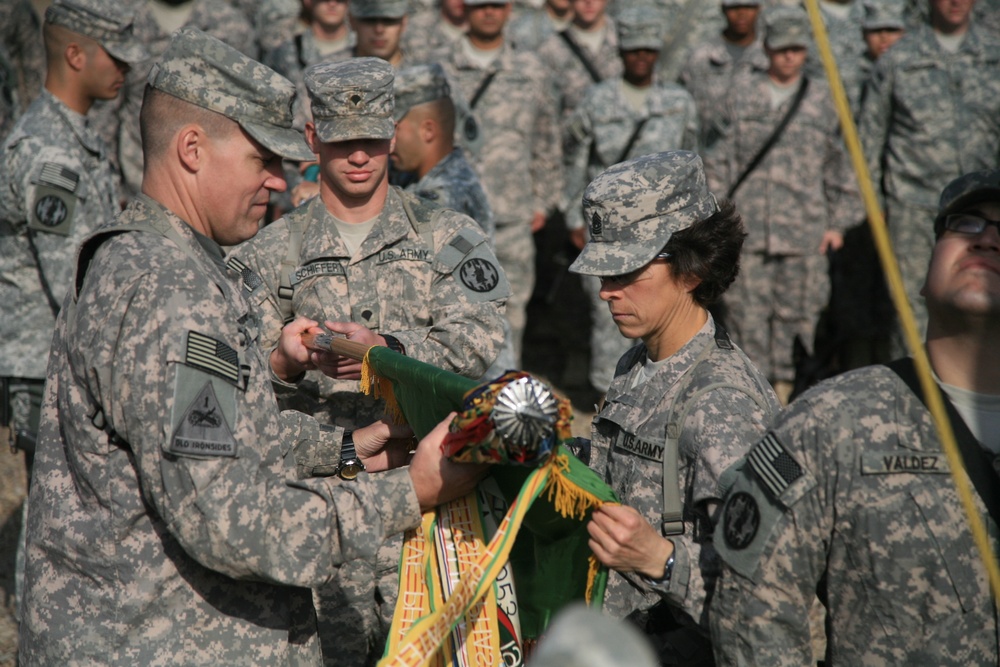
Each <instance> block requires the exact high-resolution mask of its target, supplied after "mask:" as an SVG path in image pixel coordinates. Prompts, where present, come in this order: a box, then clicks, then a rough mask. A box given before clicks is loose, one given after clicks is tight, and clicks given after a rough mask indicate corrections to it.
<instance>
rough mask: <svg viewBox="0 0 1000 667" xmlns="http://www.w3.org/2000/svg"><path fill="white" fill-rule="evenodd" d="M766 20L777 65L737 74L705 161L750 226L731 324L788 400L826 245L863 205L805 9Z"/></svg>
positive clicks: (767, 15)
mask: <svg viewBox="0 0 1000 667" xmlns="http://www.w3.org/2000/svg"><path fill="white" fill-rule="evenodd" d="M764 23H765V29H764V30H765V34H764V48H765V51H766V53H767V57H768V60H769V67H768V69H767V70H766V71H761V70H754V71H752V72H749V73H747V74H746V75H741V76H739V77H736V78H735V79H734V81H733V85H732V87H731V89H730V92H729V96H728V98H727V102H726V105H725V112H724V116H723V125H724V128H725V129H724V131H723V135H722V137H721V138H720V139H719V141H718V142H717V143H716V144H715V146H714V148H713V149H712V151H711V152H710V153H709V154H708V155H707V156H706V169H707V170H708V173H709V179H710V182H711V183H712V188H713V191H714V192H716V193H717V194H719V195H720V196H728V197H732V198H733V200H734V201H735V202H736V204H737V206H738V207H739V210H740V212H741V214H742V215H743V216H744V219H745V221H746V225H747V233H748V235H749V236H748V237H747V242H746V244H745V245H744V249H743V266H742V270H741V272H740V275H739V277H738V278H737V279H736V284H735V285H734V286H733V288H732V289H731V290H730V291H729V293H728V294H727V296H726V317H727V319H726V322H727V324H728V325H729V327H730V330H731V331H732V334H733V339H734V340H735V341H736V342H737V343H738V344H739V345H740V346H741V347H743V349H744V351H745V352H746V353H747V355H748V356H749V357H750V358H751V359H752V360H753V361H754V363H755V364H757V366H758V367H760V369H761V370H762V371H763V372H764V374H765V375H766V376H767V378H768V379H769V380H770V381H771V382H772V383H773V384H774V386H775V391H776V392H777V394H778V397H779V398H780V399H781V401H782V403H787V401H788V398H789V397H790V395H791V392H792V388H793V385H794V381H795V369H796V368H795V360H794V357H793V350H794V349H795V346H796V345H798V346H800V348H801V349H803V350H804V351H805V353H806V354H811V353H812V352H813V343H814V339H815V333H816V326H817V323H818V320H819V316H820V312H821V311H822V310H823V308H824V307H825V305H826V303H827V300H828V298H829V267H828V262H827V258H826V253H827V252H828V251H830V250H837V249H838V248H840V246H841V245H842V243H843V232H844V230H846V229H847V228H848V227H849V226H851V225H853V224H856V223H857V222H858V221H859V220H861V219H862V212H861V201H860V197H859V196H858V191H857V185H856V183H857V181H856V180H855V179H854V178H853V175H852V174H851V171H850V164H849V162H848V160H847V155H846V150H845V148H844V145H843V141H842V140H841V138H840V133H839V122H838V119H837V115H836V112H835V111H834V108H833V102H832V101H831V98H830V91H829V88H828V87H827V85H826V81H825V80H824V79H812V78H810V77H809V76H808V75H806V74H805V73H804V65H805V61H806V54H807V48H808V46H809V43H810V42H811V39H810V36H809V35H810V30H809V19H808V17H807V15H806V13H805V10H803V9H801V8H799V7H771V8H768V9H767V10H766V11H765V12H764Z"/></svg>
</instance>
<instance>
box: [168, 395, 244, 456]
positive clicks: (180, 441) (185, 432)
mask: <svg viewBox="0 0 1000 667" xmlns="http://www.w3.org/2000/svg"><path fill="white" fill-rule="evenodd" d="M229 391H232V390H231V389H230V390H229ZM170 451H171V452H172V453H174V454H181V455H186V456H205V457H220V456H226V457H235V456H236V439H235V438H234V437H233V432H232V431H231V430H230V429H229V424H227V423H226V418H225V416H224V415H223V414H222V407H221V406H220V405H219V399H218V397H216V395H215V389H214V388H213V387H212V382H211V380H210V381H208V382H206V383H205V386H204V387H202V389H201V391H200V392H199V393H198V395H197V396H196V397H195V399H194V400H193V401H192V402H191V405H189V406H188V408H187V410H185V412H184V416H183V417H182V418H181V422H180V424H178V426H177V431H176V432H175V433H174V437H173V440H172V441H171V443H170Z"/></svg>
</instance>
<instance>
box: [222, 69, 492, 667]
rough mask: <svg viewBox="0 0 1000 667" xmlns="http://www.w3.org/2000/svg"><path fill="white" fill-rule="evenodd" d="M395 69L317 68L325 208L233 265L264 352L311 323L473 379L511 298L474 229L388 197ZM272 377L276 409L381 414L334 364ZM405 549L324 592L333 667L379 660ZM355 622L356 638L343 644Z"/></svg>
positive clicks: (340, 415) (291, 221) (354, 419)
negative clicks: (289, 328)
mask: <svg viewBox="0 0 1000 667" xmlns="http://www.w3.org/2000/svg"><path fill="white" fill-rule="evenodd" d="M393 79H394V74H393V70H392V67H391V66H390V65H389V64H388V63H387V62H386V61H384V60H382V59H380V58H352V59H350V60H347V61H344V62H340V63H321V64H319V65H315V66H313V67H311V68H309V69H308V70H306V87H307V88H308V90H309V95H310V97H311V98H312V113H313V120H312V122H310V123H308V124H307V125H306V138H307V140H308V142H309V145H310V147H311V148H312V149H313V151H314V152H315V153H317V154H318V155H319V158H320V181H319V185H320V194H319V196H318V197H315V198H313V199H312V200H310V201H308V202H307V203H305V204H303V205H302V206H300V207H299V208H297V209H295V210H293V211H292V212H290V213H289V214H288V215H287V216H285V217H284V218H282V219H280V220H277V221H275V222H273V223H271V224H270V225H268V226H267V227H266V228H265V229H264V230H262V231H261V233H260V234H258V235H257V236H256V237H255V238H254V239H252V240H251V241H248V242H247V243H245V244H243V245H241V246H240V247H239V248H237V249H236V250H235V251H234V253H233V254H234V259H233V262H234V263H236V262H238V263H239V265H240V266H241V267H247V270H248V271H249V272H250V275H253V276H254V278H255V279H259V280H260V282H259V283H255V284H252V285H251V284H248V285H247V288H248V289H250V290H251V291H252V293H251V295H250V299H251V300H252V301H253V303H254V304H255V305H256V307H257V309H258V311H259V314H260V317H261V320H262V327H263V328H262V331H261V343H262V345H263V346H264V349H272V348H274V347H275V346H277V345H278V344H279V343H280V342H281V331H282V326H283V324H284V323H285V322H287V321H288V320H289V318H291V317H293V316H299V317H307V318H309V319H311V320H315V321H317V322H321V323H325V324H326V326H328V327H329V328H330V330H331V331H334V332H336V333H339V334H344V335H346V336H347V337H348V338H349V339H351V340H354V341H357V342H360V343H365V344H368V345H383V346H389V347H390V348H392V349H395V350H397V351H399V352H403V353H404V354H406V355H408V356H410V357H413V358H414V359H419V360H420V361H423V362H426V363H429V364H432V365H434V366H437V367H439V368H444V369H447V370H449V371H452V372H454V373H458V374H461V375H464V376H467V377H473V378H478V377H479V376H481V375H482V374H483V372H484V371H485V370H486V369H487V367H489V365H490V364H491V363H492V362H493V360H494V359H495V358H496V356H497V354H498V353H499V350H500V347H501V344H502V343H503V327H502V324H501V322H502V316H503V308H504V302H505V301H506V298H507V295H508V294H509V292H510V289H509V286H508V283H507V280H506V278H505V277H504V274H503V270H502V269H501V268H500V265H499V262H498V261H497V259H496V257H495V256H494V255H493V252H492V250H491V249H490V243H489V240H488V239H487V237H486V235H485V234H484V233H483V232H482V230H481V229H480V228H479V226H478V225H477V224H476V223H475V221H474V220H472V219H470V218H468V217H466V216H464V215H461V214H459V213H456V212H454V211H450V210H447V209H442V208H439V207H437V206H434V205H432V204H429V203H427V202H424V201H422V200H421V199H419V198H418V197H416V196H414V195H411V194H409V193H406V192H403V191H402V190H400V189H398V188H396V187H390V186H389V183H388V180H387V169H388V162H389V153H390V152H391V147H392V142H393V139H392V138H393V133H394V129H395V126H394V122H393ZM303 370H304V369H302V368H297V367H296V368H292V369H284V368H279V367H277V366H275V367H274V368H273V371H274V375H275V380H276V382H275V387H276V390H277V393H278V396H279V398H280V401H281V405H282V406H283V407H287V408H293V409H297V410H300V411H302V412H305V413H307V414H310V415H314V416H315V417H316V418H318V419H319V420H320V421H322V422H325V423H329V424H336V425H337V426H342V427H344V428H348V429H350V428H355V427H356V426H358V425H360V424H367V423H369V422H370V421H372V420H373V419H377V418H378V417H380V416H381V415H382V413H383V411H384V407H385V406H384V403H383V401H381V400H375V399H373V398H372V397H370V396H366V395H364V394H362V393H361V388H360V386H359V383H358V379H359V378H360V374H359V372H360V363H359V362H356V361H353V360H348V359H340V358H338V359H336V360H335V361H334V362H332V364H331V365H327V366H321V367H320V370H322V372H320V371H319V370H312V371H309V372H308V373H305V374H304V375H302V371H303ZM400 546H401V544H400V542H399V541H392V542H388V543H386V545H384V548H383V549H382V550H381V551H380V554H379V557H378V560H377V561H376V560H374V559H372V560H371V561H361V560H358V561H355V562H354V563H352V564H350V569H349V571H347V570H345V573H344V576H342V577H341V578H340V580H339V581H338V582H337V585H336V586H335V587H331V588H330V589H325V590H322V591H319V594H318V599H319V601H320V608H319V614H320V623H321V626H320V636H321V640H322V641H323V645H324V656H326V659H327V661H328V664H365V662H366V660H367V661H369V662H373V661H374V660H376V659H377V658H378V657H379V656H380V655H381V653H382V648H383V644H384V641H385V638H386V637H387V635H388V630H389V623H390V622H391V619H392V612H393V608H394V605H395V602H396V591H397V586H398V581H397V576H398V575H397V565H398V562H399V550H400ZM358 621H363V623H364V625H363V627H361V628H356V631H355V633H353V634H352V633H351V632H348V631H346V628H348V627H350V625H351V624H352V623H353V624H354V625H357V622H358Z"/></svg>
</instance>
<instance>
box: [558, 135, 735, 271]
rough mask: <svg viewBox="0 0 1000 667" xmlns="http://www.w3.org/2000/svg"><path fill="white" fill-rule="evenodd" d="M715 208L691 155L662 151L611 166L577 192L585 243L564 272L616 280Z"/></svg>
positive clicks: (697, 160)
mask: <svg viewBox="0 0 1000 667" xmlns="http://www.w3.org/2000/svg"><path fill="white" fill-rule="evenodd" d="M718 210H719V205H718V203H717V202H716V200H715V196H714V195H713V194H712V193H711V192H709V191H708V182H707V180H706V178H705V168H704V166H703V165H702V162H701V158H700V157H698V155H697V154H696V153H692V152H690V151H668V152H666V153H655V154H653V155H644V156H642V157H639V158H636V159H634V160H629V161H628V162H622V163H621V164H616V165H614V166H612V167H609V168H608V169H607V170H606V171H604V172H603V173H602V174H601V175H599V176H598V177H597V178H595V179H594V180H593V181H591V183H590V185H588V186H587V189H586V190H585V191H584V193H583V215H584V218H583V219H584V220H585V221H586V222H587V223H588V224H589V225H590V240H589V241H587V245H586V246H584V248H583V251H582V252H581V253H580V255H579V257H577V258H576V261H575V262H573V263H572V264H571V265H570V267H569V270H570V271H573V272H574V273H583V274H586V275H593V276H616V275H621V274H623V273H630V272H632V271H635V270H636V269H640V268H642V267H644V266H645V265H647V264H649V263H650V262H651V261H653V258H654V257H656V255H657V254H658V253H659V252H660V251H661V250H663V246H665V245H667V241H669V240H670V237H671V236H672V235H673V234H674V232H679V231H681V230H682V229H687V228H688V227H690V226H691V225H693V224H694V223H696V222H700V221H702V220H705V219H707V218H709V217H711V216H712V215H714V214H715V213H716V212H717V211H718Z"/></svg>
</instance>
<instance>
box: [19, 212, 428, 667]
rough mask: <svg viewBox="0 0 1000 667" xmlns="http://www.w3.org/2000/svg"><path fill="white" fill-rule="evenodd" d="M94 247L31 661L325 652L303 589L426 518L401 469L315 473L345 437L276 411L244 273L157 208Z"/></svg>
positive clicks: (49, 479)
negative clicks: (348, 478)
mask: <svg viewBox="0 0 1000 667" xmlns="http://www.w3.org/2000/svg"><path fill="white" fill-rule="evenodd" d="M102 241H103V242H102ZM86 243H87V242H86V241H85V244H86ZM98 246H99V247H98ZM90 256H92V257H93V260H92V262H91V263H90V266H89V270H86V272H85V274H84V272H83V269H81V270H80V272H79V273H78V275H77V279H78V281H79V283H80V291H79V296H78V298H77V299H76V300H75V301H74V302H72V303H70V302H68V307H67V308H64V310H63V312H62V314H61V315H60V319H59V323H58V326H57V331H56V336H55V338H54V343H53V353H52V354H53V362H52V364H51V366H50V368H51V373H50V375H49V381H48V383H47V385H46V386H47V392H46V397H45V402H44V405H43V417H42V430H41V441H40V443H39V447H38V452H37V454H36V458H35V474H34V482H33V485H32V491H31V499H30V512H29V518H28V564H27V577H26V581H27V586H26V597H25V612H24V620H23V622H22V625H21V635H20V651H21V653H20V656H19V659H20V664H22V665H26V666H33V665H51V664H71V663H74V662H100V663H102V664H110V665H135V664H157V663H160V662H170V663H173V664H189V665H198V664H243V665H274V664H276V663H281V664H296V665H315V664H317V663H318V661H319V647H318V643H317V641H316V626H315V614H314V612H313V608H312V600H311V596H310V593H309V590H308V588H307V587H310V586H317V585H320V584H322V583H324V582H328V581H330V580H331V579H333V578H334V577H335V576H336V575H337V571H338V568H339V566H340V565H341V564H342V563H344V561H346V560H349V559H353V558H371V557H373V555H374V553H375V551H376V549H377V548H378V546H379V545H380V544H381V543H382V540H383V539H384V538H385V537H386V536H387V535H391V534H393V533H396V532H398V531H402V530H404V529H406V528H411V527H414V526H415V525H417V523H418V522H419V520H420V512H419V508H418V507H417V502H416V497H415V496H414V494H413V487H412V484H411V482H410V481H409V478H408V475H407V473H406V472H405V471H402V470H401V471H395V472H389V473H387V474H385V475H380V476H379V477H378V478H377V481H374V478H373V479H369V478H368V477H367V475H362V476H361V477H360V478H359V480H357V481H356V482H352V483H351V484H341V483H339V480H336V481H334V479H335V478H312V479H307V478H306V476H308V475H309V474H311V473H312V472H313V471H314V470H316V469H317V468H318V467H319V466H323V465H326V466H327V467H329V464H330V462H331V461H337V460H339V456H340V447H339V440H340V430H339V429H330V428H324V427H321V426H320V425H319V424H318V423H317V422H315V421H314V420H312V419H311V418H308V417H306V416H304V415H301V414H299V413H294V412H286V413H279V411H278V407H277V403H276V401H275V399H274V394H273V391H272V389H271V380H270V375H271V374H270V372H269V366H268V362H267V360H266V358H265V356H264V351H263V350H262V348H261V347H260V346H259V344H258V343H259V338H260V328H259V324H258V320H257V318H256V316H255V315H254V312H253V310H252V306H251V303H250V301H249V299H248V295H247V294H246V292H245V290H244V287H243V284H242V282H241V280H240V278H241V276H240V274H239V273H236V272H234V271H232V270H227V269H226V268H225V267H224V265H223V258H222V251H221V249H220V248H219V247H218V246H215V245H214V244H213V243H212V242H211V241H209V240H208V239H206V238H204V237H202V238H196V237H195V234H194V233H193V232H192V230H191V229H190V228H189V227H188V226H187V225H186V224H185V223H183V222H182V221H181V220H180V219H178V218H177V217H175V216H173V215H172V214H171V213H169V212H168V211H166V210H165V209H164V208H163V207H161V206H160V205H159V204H157V203H156V202H154V201H152V200H150V199H148V198H146V197H140V198H139V199H137V200H135V201H133V202H132V203H131V204H130V205H129V207H128V208H127V209H126V211H125V212H124V213H123V214H122V216H121V217H120V218H119V219H118V220H117V225H116V226H113V227H106V228H104V230H103V233H102V232H98V233H97V234H96V235H95V238H94V243H93V244H88V245H86V251H85V252H84V253H83V255H82V257H83V261H82V263H81V267H84V268H85V267H86V260H87V258H88V257H90Z"/></svg>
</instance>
